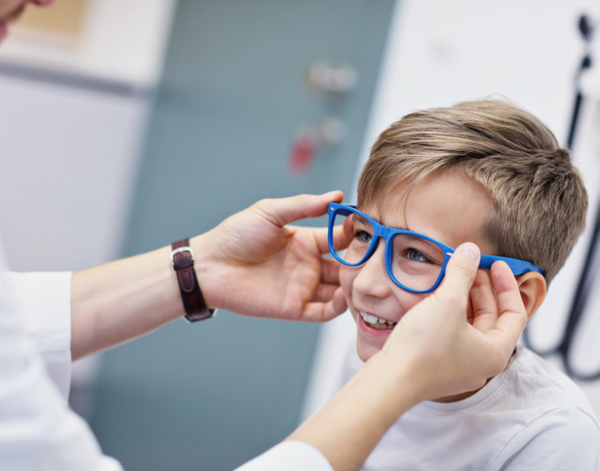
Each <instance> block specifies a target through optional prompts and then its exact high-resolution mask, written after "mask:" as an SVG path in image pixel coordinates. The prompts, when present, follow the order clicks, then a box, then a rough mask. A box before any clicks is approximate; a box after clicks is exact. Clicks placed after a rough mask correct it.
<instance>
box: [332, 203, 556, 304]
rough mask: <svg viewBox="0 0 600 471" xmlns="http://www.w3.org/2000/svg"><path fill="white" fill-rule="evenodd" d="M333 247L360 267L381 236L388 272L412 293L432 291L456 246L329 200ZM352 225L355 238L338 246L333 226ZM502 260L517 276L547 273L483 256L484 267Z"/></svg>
mask: <svg viewBox="0 0 600 471" xmlns="http://www.w3.org/2000/svg"><path fill="white" fill-rule="evenodd" d="M327 213H328V214H329V233H328V240H329V250H330V251H331V254H332V255H333V257H334V258H335V259H336V260H337V261H338V262H340V263H343V264H344V265H347V266H349V267H356V266H358V265H361V264H363V263H365V262H366V261H367V260H368V259H369V258H370V257H371V255H373V253H374V252H375V250H376V249H377V244H378V243H379V239H380V238H381V239H383V240H385V266H386V269H387V272H388V275H389V276H390V278H391V279H392V281H393V282H394V283H396V284H397V285H398V286H399V287H400V288H402V289H404V290H406V291H410V292H411V293H418V294H424V293H430V292H432V291H433V290H435V289H436V288H437V287H438V286H439V284H440V283H441V281H442V279H443V278H444V274H445V273H446V265H447V264H448V260H450V257H451V256H452V254H453V253H454V249H453V248H452V247H450V246H448V245H446V244H442V243H441V242H438V241H437V240H435V239H432V238H431V237H427V236H425V235H422V234H418V233H416V232H412V231H407V230H404V229H394V228H391V227H386V226H384V225H382V224H379V223H378V222H377V221H375V220H374V219H372V218H370V217H369V216H367V215H366V214H364V213H362V212H360V211H359V210H357V209H356V206H350V205H345V204H339V203H329V207H328V209H327ZM342 224H346V225H350V227H349V228H348V227H347V228H346V229H350V230H351V233H352V240H351V242H350V245H349V246H348V247H347V248H346V247H341V246H340V247H336V243H337V241H335V240H334V238H333V228H334V227H335V226H337V225H342ZM498 260H502V261H504V262H506V263H507V265H508V266H509V267H510V269H511V270H512V272H513V274H514V275H515V276H517V275H522V274H523V273H527V272H530V271H535V272H538V273H541V274H542V275H543V274H544V272H543V271H542V270H541V269H540V268H538V267H536V266H535V265H534V264H533V263H530V262H526V261H524V260H518V259H516V258H507V257H498V256H494V255H482V256H481V260H480V262H479V267H480V268H488V269H489V268H491V267H492V264H493V263H494V262H496V261H498Z"/></svg>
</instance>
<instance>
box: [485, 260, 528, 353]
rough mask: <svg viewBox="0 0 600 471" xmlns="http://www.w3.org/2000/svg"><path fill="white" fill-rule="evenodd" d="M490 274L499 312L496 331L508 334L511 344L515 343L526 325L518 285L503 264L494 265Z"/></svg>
mask: <svg viewBox="0 0 600 471" xmlns="http://www.w3.org/2000/svg"><path fill="white" fill-rule="evenodd" d="M491 274H492V282H493V284H494V288H495V289H496V296H497V298H498V309H499V312H500V318H499V319H498V322H497V323H496V329H497V330H499V331H501V332H503V333H505V334H508V335H509V336H510V337H511V342H512V340H513V339H514V342H516V341H517V339H518V338H519V336H520V335H521V333H522V332H523V329H524V328H525V326H526V325H527V311H526V310H525V306H524V305H523V300H522V299H521V292H520V291H519V285H518V284H517V280H516V279H515V277H514V275H513V274H512V271H511V270H510V268H509V267H508V265H507V264H506V263H504V262H501V261H499V262H496V263H494V264H493V265H492V269H491Z"/></svg>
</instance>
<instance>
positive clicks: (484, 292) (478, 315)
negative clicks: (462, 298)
mask: <svg viewBox="0 0 600 471" xmlns="http://www.w3.org/2000/svg"><path fill="white" fill-rule="evenodd" d="M469 295H470V298H471V305H472V307H473V327H475V328H476V329H477V330H479V331H480V332H487V331H488V330H490V329H493V328H494V327H495V326H496V322H497V321H498V305H497V303H496V296H495V295H494V290H493V288H492V281H491V280H490V277H489V276H488V274H487V273H486V272H485V270H482V269H479V270H477V274H476V275H475V281H474V282H473V287H472V288H471V291H470V293H469Z"/></svg>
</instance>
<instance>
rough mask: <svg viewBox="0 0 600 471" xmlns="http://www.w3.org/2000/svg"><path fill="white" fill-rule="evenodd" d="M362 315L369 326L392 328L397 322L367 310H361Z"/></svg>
mask: <svg viewBox="0 0 600 471" xmlns="http://www.w3.org/2000/svg"><path fill="white" fill-rule="evenodd" d="M360 315H361V317H362V318H363V319H364V320H365V322H366V323H367V324H369V326H371V327H373V328H375V329H392V328H393V327H394V326H395V325H396V324H397V323H396V322H391V321H386V320H385V319H381V318H379V317H377V316H373V315H371V314H367V313H365V312H361V313H360Z"/></svg>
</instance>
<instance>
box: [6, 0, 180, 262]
mask: <svg viewBox="0 0 600 471" xmlns="http://www.w3.org/2000/svg"><path fill="white" fill-rule="evenodd" d="M174 6H175V1H174V0H128V1H127V2H122V1H120V0H90V1H89V7H88V9H87V10H86V21H85V28H84V29H83V31H82V33H81V37H80V39H79V40H78V41H77V42H75V43H64V42H60V41H58V42H57V41H55V40H53V38H52V37H48V38H47V39H45V38H44V37H43V36H40V35H39V34H41V33H38V35H37V36H36V35H31V34H29V33H27V32H24V31H19V30H18V28H15V30H14V31H12V34H11V35H10V36H9V38H8V40H7V41H6V42H5V43H4V44H2V46H1V47H0V103H2V112H1V113H0V139H1V140H2V153H1V154H0V229H1V230H2V236H3V241H4V245H5V249H6V252H7V258H8V262H9V265H10V266H11V268H12V269H14V270H19V271H25V270H76V269H81V268H85V267H89V266H94V265H97V264H100V263H104V262H107V261H109V260H112V259H114V258H115V257H117V256H118V255H119V254H120V251H121V244H122V239H123V236H124V230H125V228H126V217H127V213H128V210H129V205H130V200H131V196H132V190H133V185H134V182H135V176H136V172H137V166H138V160H139V154H140V151H141V145H142V143H143V139H144V132H145V128H146V120H147V116H148V111H149V108H150V106H151V101H152V96H153V95H152V90H153V89H154V87H155V86H156V84H157V83H158V80H159V78H160V72H161V68H162V62H163V56H164V52H165V48H166V43H167V39H168V35H169V30H170V24H171V19H172V12H173V10H174ZM32 8H33V7H32ZM15 65H18V66H19V67H21V69H20V70H21V72H18V73H17V74H16V75H15V74H14V73H8V74H5V73H3V72H4V71H6V70H8V71H11V70H14V67H13V66H15ZM11 67H13V68H11ZM23 67H24V68H23ZM105 82H106V83H109V84H110V83H115V82H117V83H119V84H121V85H123V86H124V87H122V88H121V89H120V90H121V91H118V90H117V91H115V90H114V89H111V87H110V86H109V87H106V86H104V85H103V83H105ZM128 90H129V91H128ZM140 92H141V93H140Z"/></svg>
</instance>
